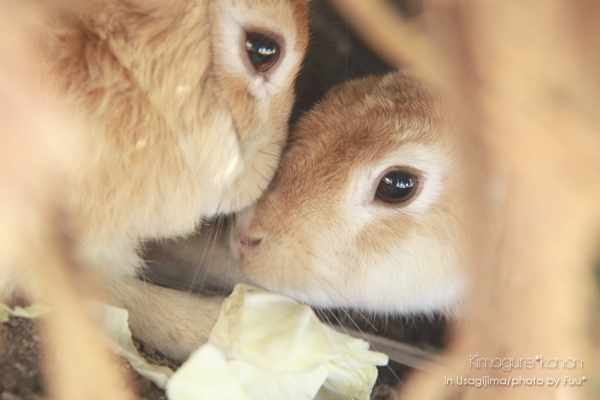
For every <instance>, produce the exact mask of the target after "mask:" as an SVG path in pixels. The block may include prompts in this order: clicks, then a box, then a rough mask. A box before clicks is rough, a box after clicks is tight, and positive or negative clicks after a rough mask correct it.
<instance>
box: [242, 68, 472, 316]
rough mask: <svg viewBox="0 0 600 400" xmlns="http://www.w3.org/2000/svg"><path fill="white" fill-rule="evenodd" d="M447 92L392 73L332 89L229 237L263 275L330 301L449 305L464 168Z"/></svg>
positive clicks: (389, 308) (456, 290) (268, 282)
mask: <svg viewBox="0 0 600 400" xmlns="http://www.w3.org/2000/svg"><path fill="white" fill-rule="evenodd" d="M448 115H449V113H448V112H447V110H446V109H445V106H444V105H443V103H442V102H440V101H437V100H436V99H434V98H433V97H432V96H431V95H430V94H428V92H427V91H426V90H425V88H424V87H423V86H422V85H421V84H419V83H418V81H417V80H416V79H414V78H413V77H412V76H410V75H407V74H401V73H393V74H389V75H387V76H385V77H382V78H380V77H371V78H366V79H362V80H357V81H351V82H347V83H345V84H342V85H340V86H338V87H336V88H334V89H333V90H331V91H330V92H329V93H328V94H327V96H326V97H325V98H324V100H323V101H322V102H321V103H320V104H318V105H317V106H316V107H315V108H314V109H313V110H312V111H310V112H308V113H307V114H306V115H305V116H303V118H301V120H300V121H299V122H298V125H297V126H296V127H295V129H294V130H293V132H292V134H291V136H290V143H289V145H288V147H287V149H286V151H285V153H284V155H283V156H282V160H281V165H280V168H279V170H278V172H277V173H276V176H275V179H274V181H273V183H272V184H271V186H270V187H269V189H268V190H267V192H266V193H265V195H264V196H263V197H262V198H261V199H260V200H259V202H258V203H257V204H256V205H255V206H253V207H251V208H249V209H247V210H245V211H244V212H242V213H240V215H238V216H237V217H236V227H235V228H234V229H233V230H232V236H231V243H232V247H233V251H234V253H235V256H236V258H237V259H238V260H239V262H240V264H241V267H242V269H243V271H244V272H245V273H246V274H247V275H248V276H249V277H250V279H252V280H253V281H255V282H256V283H258V284H260V285H262V286H264V287H266V288H268V289H270V290H274V291H279V292H283V293H286V294H288V295H290V296H292V297H295V298H297V299H299V300H301V301H305V302H307V303H310V304H313V305H317V306H323V307H333V306H343V307H346V306H349V307H356V308H360V309H363V310H372V311H381V312H392V313H411V312H429V311H435V310H440V311H449V310H450V309H451V308H452V307H453V306H454V304H455V303H456V301H457V299H458V298H459V297H460V294H461V293H462V291H463V289H464V286H465V277H464V274H463V272H462V269H461V268H460V267H459V265H460V260H461V254H460V241H461V240H462V237H463V233H462V229H463V227H462V224H461V218H462V217H461V214H462V211H461V199H462V196H463V195H464V194H463V191H462V183H463V180H464V173H463V172H464V166H463V165H461V162H459V160H460V157H459V156H458V149H457V142H456V140H455V139H456V138H455V132H453V130H452V128H451V124H450V121H449V118H448Z"/></svg>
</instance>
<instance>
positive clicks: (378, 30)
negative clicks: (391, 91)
mask: <svg viewBox="0 0 600 400" xmlns="http://www.w3.org/2000/svg"><path fill="white" fill-rule="evenodd" d="M332 3H334V4H335V5H336V7H338V9H339V10H341V12H342V13H343V14H344V15H345V16H346V17H347V18H348V19H349V22H350V23H351V24H355V25H356V30H357V32H358V33H359V34H362V36H363V39H364V40H365V41H366V42H368V43H369V44H370V45H372V48H373V50H374V51H376V52H377V51H379V52H383V53H386V54H381V55H382V56H383V57H384V58H385V59H387V60H396V65H400V64H401V62H400V61H403V62H404V63H405V64H408V65H412V66H413V67H415V68H417V69H419V68H421V69H420V72H421V73H422V74H423V75H425V76H426V77H427V78H429V79H430V81H431V82H432V83H434V84H435V85H437V86H438V87H439V88H440V89H441V90H445V91H446V92H447V93H446V94H447V95H448V96H449V97H450V98H451V99H452V102H453V105H454V106H455V108H456V110H457V114H458V115H457V117H458V120H459V123H460V128H461V131H462V132H464V134H465V138H464V139H465V145H471V144H473V143H481V144H482V149H483V154H484V155H485V157H483V161H482V164H481V167H482V168H481V170H482V171H495V172H500V174H495V175H494V174H492V175H490V176H487V177H485V178H486V182H487V185H488V187H487V188H486V190H487V191H488V193H490V194H492V195H494V190H495V186H494V179H496V178H502V180H503V182H504V183H505V184H504V185H501V186H500V187H502V186H504V187H505V188H506V189H505V190H503V191H500V192H496V194H497V197H496V199H497V200H498V199H499V200H501V207H500V208H499V209H498V208H496V209H493V208H487V207H488V205H487V204H484V203H479V202H476V201H474V200H473V199H479V197H478V196H477V195H475V193H474V197H473V199H471V203H470V204H469V201H467V203H468V204H465V207H469V209H470V210H472V212H473V214H472V220H473V224H472V227H473V234H472V244H473V246H472V252H471V255H472V257H471V260H470V264H471V266H472V270H473V276H474V281H473V285H472V289H473V290H472V291H471V293H470V295H469V296H470V297H469V298H468V300H467V303H468V304H469V305H470V309H469V310H468V313H467V316H466V319H467V321H466V323H462V324H460V327H458V328H456V330H455V332H454V338H455V339H454V341H453V343H452V344H451V346H450V350H449V353H450V355H451V357H452V359H451V366H450V367H440V369H439V370H438V372H439V375H423V374H416V375H415V376H414V379H413V380H412V381H411V382H409V384H408V388H407V389H406V391H404V392H403V393H401V394H400V397H399V398H410V399H441V398H455V396H458V398H469V399H472V398H485V399H500V398H511V399H531V398H536V399H545V398H552V399H554V398H561V399H586V398H600V393H598V388H599V387H600V379H599V373H598V370H599V369H598V355H599V351H598V348H599V346H598V339H597V338H598V322H597V317H598V316H597V305H598V287H597V285H596V279H595V277H594V265H595V264H596V262H597V260H598V258H599V255H600V240H599V239H600V229H599V228H600V215H599V213H600V109H599V108H600V74H598V73H597V71H600V46H599V45H598V44H599V43H600V25H599V24H598V23H597V21H598V20H599V17H600V5H597V4H596V3H595V2H593V1H585V0H579V1H566V0H548V1H540V0H538V1H536V0H505V1H501V2H499V1H488V0H464V1H458V0H438V1H425V2H424V12H423V15H422V16H421V18H422V22H423V25H422V26H421V29H420V30H416V29H414V28H411V27H408V26H404V25H403V21H402V19H401V18H399V17H398V18H396V17H392V16H389V14H390V12H391V10H392V8H391V7H389V5H388V4H386V3H385V2H384V1H383V0H372V1H369V2H364V1H361V0H335V1H334V0H332ZM385 14H388V16H386V17H385V18H383V21H382V15H385ZM390 21H393V22H394V24H396V25H398V26H393V25H392V24H390V23H389V22H390ZM383 27H385V28H387V29H388V31H391V32H395V33H393V34H390V33H389V32H388V33H386V32H383V30H384V29H383ZM402 32H406V35H401V33H402ZM394 35H396V36H394ZM384 42H385V43H384ZM390 42H395V44H392V43H390ZM433 55H435V57H434V56H433ZM432 63H433V64H432ZM502 180H501V182H502ZM490 204H491V203H490ZM491 213H494V215H489V214H491ZM486 214H487V215H486ZM498 215H500V216H501V217H502V218H499V224H498V226H497V231H498V234H497V236H498V237H497V240H495V241H494V243H492V247H493V248H495V251H493V252H491V251H489V248H490V247H489V246H486V245H485V243H484V244H483V245H481V243H478V242H477V241H478V240H479V239H478V238H479V237H486V236H487V233H486V232H482V231H481V230H482V229H483V230H485V229H488V227H486V226H483V227H481V226H479V227H478V221H481V220H483V221H492V220H494V217H495V216H498ZM482 233H483V234H482ZM478 249H486V250H485V252H481V251H478ZM473 356H478V357H481V358H500V359H501V360H503V359H507V358H512V359H514V360H516V359H517V358H532V359H534V360H535V357H536V356H539V357H542V360H546V364H545V366H544V365H542V362H543V361H542V362H539V361H536V362H535V364H534V366H533V368H531V369H528V368H519V369H516V368H515V369H511V370H508V371H504V370H502V369H501V368H490V367H488V368H485V367H480V368H477V367H475V366H474V365H473V364H472V363H471V361H472V357H473ZM549 359H550V360H551V361H550V363H548V360H549ZM558 359H562V360H566V364H563V363H562V362H561V361H557V362H553V361H552V360H558ZM574 359H580V360H582V362H583V366H581V364H580V363H577V364H574V363H573V362H570V361H568V360H574ZM507 362H508V361H507ZM574 365H575V368H573V366H574ZM553 366H554V367H553ZM444 376H445V377H447V378H451V379H452V382H450V381H447V380H445V379H444ZM483 377H490V378H499V379H502V378H504V379H505V381H504V382H507V384H508V387H503V386H499V385H497V384H496V385H493V386H488V387H487V388H485V389H484V388H475V387H473V386H471V387H465V386H458V385H457V378H483ZM534 377H535V378H536V379H537V381H534V382H536V383H534V384H526V383H525V381H519V380H518V378H523V379H524V380H526V379H531V378H534ZM584 377H585V378H584ZM508 378H511V379H510V380H508ZM514 378H517V381H513V379H514ZM549 378H551V379H553V380H558V381H559V383H558V387H551V386H550V385H549V384H548V379H549ZM539 379H541V380H542V382H543V383H542V384H539V382H540V381H539ZM506 380H508V381H506ZM530 382H532V381H530ZM569 382H573V384H571V383H569ZM577 383H579V385H578V384H577ZM514 385H516V387H513V386H514Z"/></svg>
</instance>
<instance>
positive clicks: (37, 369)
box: [0, 317, 443, 400]
mask: <svg viewBox="0 0 600 400" xmlns="http://www.w3.org/2000/svg"><path fill="white" fill-rule="evenodd" d="M386 326H387V328H386V330H387V332H386V336H389V337H398V336H404V337H403V339H404V340H406V341H409V342H412V343H415V344H419V345H421V346H431V345H433V346H440V345H442V344H443V343H442V341H443V324H442V323H440V322H433V321H429V322H427V321H401V320H398V321H394V322H393V323H387V322H386ZM43 343H44V332H43V331H42V329H41V327H40V323H39V321H36V320H30V319H25V318H14V317H13V318H11V319H10V320H9V321H8V322H6V323H0V400H43V399H46V392H45V390H44V376H43V372H42V368H41V356H40V353H41V351H42V350H43ZM134 343H135V345H136V347H137V349H138V351H139V352H140V354H142V356H144V357H145V358H146V359H147V360H148V361H149V362H151V363H153V364H158V365H164V366H168V367H169V368H171V369H174V370H175V369H177V368H178V367H179V365H180V364H178V363H176V362H173V361H171V360H169V359H167V358H165V357H164V356H162V355H161V354H159V353H158V352H156V351H155V350H154V349H152V348H149V347H148V346H144V345H143V344H142V343H140V342H138V341H135V340H134ZM121 366H122V373H123V379H124V380H126V379H127V380H129V381H130V382H132V383H133V386H134V390H135V392H136V394H137V396H138V398H139V399H147V400H166V396H165V392H164V391H163V390H161V389H159V388H158V387H157V386H156V385H154V384H153V383H152V382H150V381H149V380H147V379H145V378H143V377H141V376H140V375H138V374H137V373H136V372H135V371H134V370H133V369H132V368H131V366H130V365H129V364H128V363H127V362H126V361H125V360H121ZM409 370H410V369H409V368H408V367H404V366H402V365H400V364H397V363H391V364H390V366H389V367H380V368H379V378H378V381H377V383H376V385H375V387H374V389H373V393H372V395H371V399H373V400H391V399H393V398H394V395H395V393H396V389H397V388H398V387H399V386H400V385H401V381H402V379H403V377H404V376H405V375H406V373H407V372H409Z"/></svg>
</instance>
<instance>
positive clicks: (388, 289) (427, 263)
mask: <svg viewBox="0 0 600 400" xmlns="http://www.w3.org/2000/svg"><path fill="white" fill-rule="evenodd" d="M353 286H355V287H353ZM374 287H377V288H378V290H377V291H373V290H372V288H374ZM465 287H466V282H465V277H464V276H463V274H462V273H461V272H459V270H458V268H457V257H456V255H455V252H454V248H453V246H452V244H450V243H442V242H440V240H439V239H438V238H436V237H434V236H419V235H413V236H412V237H410V238H409V239H408V240H406V241H403V242H401V243H397V244H396V245H395V246H393V247H392V248H390V249H388V251H387V252H386V253H385V254H382V255H380V256H376V257H371V258H370V259H369V260H368V261H367V263H366V264H365V265H363V266H362V268H361V273H359V274H358V277H357V280H356V283H355V285H348V288H349V289H350V290H353V293H355V296H356V301H357V302H358V303H359V304H360V305H361V308H363V309H366V310H376V311H380V312H387V313H393V314H403V313H417V312H431V311H449V310H451V309H453V307H454V306H455V305H456V304H457V302H458V300H459V299H460V298H461V296H462V294H463V293H464V291H465Z"/></svg>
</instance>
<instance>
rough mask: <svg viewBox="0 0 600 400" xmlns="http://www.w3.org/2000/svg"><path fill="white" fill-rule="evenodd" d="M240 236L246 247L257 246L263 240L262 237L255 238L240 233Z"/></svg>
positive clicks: (242, 243)
mask: <svg viewBox="0 0 600 400" xmlns="http://www.w3.org/2000/svg"><path fill="white" fill-rule="evenodd" d="M238 238H239V240H240V243H241V245H242V246H246V247H256V246H258V245H259V244H260V242H262V238H253V237H250V236H248V235H244V234H238Z"/></svg>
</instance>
